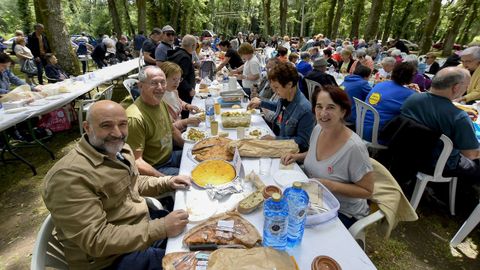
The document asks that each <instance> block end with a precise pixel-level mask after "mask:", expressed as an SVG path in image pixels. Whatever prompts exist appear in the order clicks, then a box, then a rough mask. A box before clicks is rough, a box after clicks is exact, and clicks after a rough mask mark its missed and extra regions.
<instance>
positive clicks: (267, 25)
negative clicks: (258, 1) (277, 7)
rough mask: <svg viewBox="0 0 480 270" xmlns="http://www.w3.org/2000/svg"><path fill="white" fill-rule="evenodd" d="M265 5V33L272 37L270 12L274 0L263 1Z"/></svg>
mask: <svg viewBox="0 0 480 270" xmlns="http://www.w3.org/2000/svg"><path fill="white" fill-rule="evenodd" d="M262 4H263V14H264V20H265V33H266V34H267V35H269V36H270V35H272V18H271V15H270V10H271V6H272V0H262Z"/></svg>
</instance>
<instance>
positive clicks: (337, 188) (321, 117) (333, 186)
mask: <svg viewBox="0 0 480 270" xmlns="http://www.w3.org/2000/svg"><path fill="white" fill-rule="evenodd" d="M312 100H314V101H315V102H314V104H312V105H313V106H312V107H314V108H315V109H314V110H315V117H316V119H317V123H318V124H317V126H316V127H315V128H314V129H313V132H312V135H311V137H310V148H309V149H308V152H305V153H299V154H287V155H285V156H283V157H282V158H281V162H282V163H283V164H290V163H293V162H296V161H304V166H305V172H306V173H307V175H308V176H309V177H310V178H315V179H316V180H317V181H319V182H321V183H322V184H323V185H324V186H325V187H327V188H328V189H329V190H330V191H331V192H332V193H333V194H334V195H335V196H336V197H337V199H338V201H339V202H340V209H339V213H338V217H339V218H340V220H341V221H342V223H343V224H344V225H345V227H347V228H348V227H350V226H351V225H352V224H353V223H355V221H357V220H358V219H360V218H363V217H365V216H367V215H368V214H369V210H370V209H369V207H368V204H367V200H366V199H367V198H369V197H370V196H371V195H372V192H373V177H372V173H371V172H372V165H371V164H370V159H369V156H368V151H367V148H366V147H365V144H364V143H363V141H362V139H361V138H360V137H359V136H358V135H357V134H356V133H354V132H352V131H351V130H350V129H349V128H347V127H346V126H345V119H346V117H348V115H349V114H350V112H351V105H350V101H349V99H348V96H347V94H346V93H345V91H343V90H342V89H340V88H339V87H337V86H324V87H322V88H320V87H317V88H316V89H315V91H314V93H313V96H312Z"/></svg>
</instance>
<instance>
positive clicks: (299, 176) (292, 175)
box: [273, 170, 308, 187]
mask: <svg viewBox="0 0 480 270" xmlns="http://www.w3.org/2000/svg"><path fill="white" fill-rule="evenodd" d="M273 180H275V182H276V183H277V184H278V185H280V186H281V187H289V186H291V185H292V184H293V182H296V181H298V182H307V180H308V178H307V176H306V175H305V174H304V173H302V172H299V171H295V170H278V171H276V172H275V173H274V174H273Z"/></svg>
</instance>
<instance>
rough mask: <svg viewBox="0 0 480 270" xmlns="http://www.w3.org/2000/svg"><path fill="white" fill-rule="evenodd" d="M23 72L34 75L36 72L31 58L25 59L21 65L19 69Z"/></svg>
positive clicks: (35, 66)
mask: <svg viewBox="0 0 480 270" xmlns="http://www.w3.org/2000/svg"><path fill="white" fill-rule="evenodd" d="M20 71H22V72H23V73H26V74H28V75H36V74H37V65H36V64H35V61H34V60H33V59H26V60H25V61H24V62H23V64H22V67H21V69H20Z"/></svg>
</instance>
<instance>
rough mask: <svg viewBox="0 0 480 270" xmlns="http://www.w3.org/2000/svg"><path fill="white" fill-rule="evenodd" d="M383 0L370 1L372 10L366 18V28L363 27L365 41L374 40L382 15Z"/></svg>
mask: <svg viewBox="0 0 480 270" xmlns="http://www.w3.org/2000/svg"><path fill="white" fill-rule="evenodd" d="M382 9H383V0H372V8H371V9H370V15H369V16H368V21H367V26H366V27H365V36H364V39H365V40H371V39H373V38H375V36H376V35H377V31H378V21H379V19H380V15H381V14H382Z"/></svg>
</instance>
